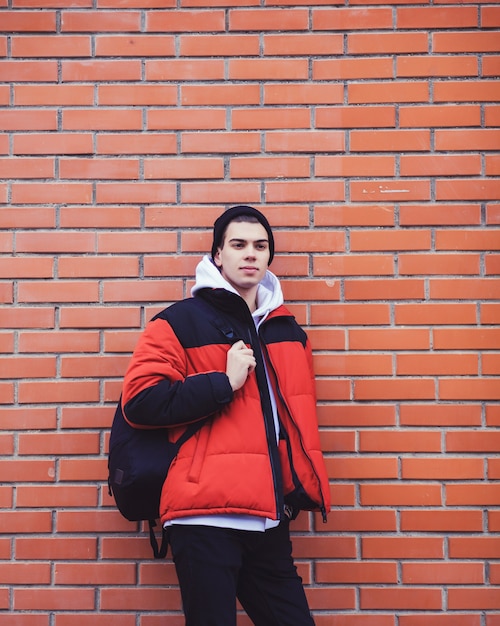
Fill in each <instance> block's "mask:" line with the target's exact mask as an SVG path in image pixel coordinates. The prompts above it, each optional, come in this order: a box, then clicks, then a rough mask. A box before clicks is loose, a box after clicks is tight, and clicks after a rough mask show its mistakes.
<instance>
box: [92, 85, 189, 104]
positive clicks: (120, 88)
mask: <svg viewBox="0 0 500 626" xmlns="http://www.w3.org/2000/svg"><path fill="white" fill-rule="evenodd" d="M98 98H99V104H100V105H103V106H116V105H118V106H120V105H123V106H141V105H142V106H159V105H175V104H176V102H177V90H176V88H175V87H173V86H171V85H134V88H133V89H130V87H128V86H124V85H100V86H99V91H98Z"/></svg>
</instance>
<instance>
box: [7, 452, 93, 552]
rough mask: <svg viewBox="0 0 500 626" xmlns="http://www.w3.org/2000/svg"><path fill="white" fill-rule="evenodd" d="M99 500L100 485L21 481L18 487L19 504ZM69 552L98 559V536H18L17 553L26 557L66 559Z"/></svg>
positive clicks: (74, 504)
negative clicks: (62, 484) (41, 537)
mask: <svg viewBox="0 0 500 626" xmlns="http://www.w3.org/2000/svg"><path fill="white" fill-rule="evenodd" d="M27 463H28V464H29V463H33V462H32V461H28V462H27ZM31 471H32V470H31ZM32 476H33V474H31V477H32ZM96 504H97V488H96V487H95V486H94V487H92V486H85V487H84V486H75V485H72V486H68V487H66V486H61V485H56V486H55V485H50V486H46V485H36V486H31V485H22V486H20V487H18V488H17V507H18V508H33V507H35V508H54V507H57V508H59V507H62V508H67V507H68V508H80V507H95V506H96ZM73 542H76V543H75V544H74V550H72V549H71V545H73ZM69 554H71V558H72V559H75V560H89V559H90V560H92V559H95V557H96V540H95V539H87V538H83V539H78V540H77V539H76V538H75V537H71V538H69V539H60V538H51V539H50V541H48V539H47V538H45V540H44V541H40V540H39V539H38V538H30V539H26V538H24V539H23V538H17V539H16V555H17V557H18V558H20V559H23V560H24V559H30V560H39V559H42V560H46V559H48V558H49V559H50V558H55V557H56V555H57V557H58V560H63V561H64V560H66V559H67V558H68V555H69Z"/></svg>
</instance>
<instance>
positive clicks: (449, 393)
mask: <svg viewBox="0 0 500 626" xmlns="http://www.w3.org/2000/svg"><path fill="white" fill-rule="evenodd" d="M439 398H440V399H441V400H458V399H460V400H479V399H483V400H499V399H500V390H499V387H498V379H495V378H490V379H487V378H482V379H474V378H465V379H461V380H440V381H439Z"/></svg>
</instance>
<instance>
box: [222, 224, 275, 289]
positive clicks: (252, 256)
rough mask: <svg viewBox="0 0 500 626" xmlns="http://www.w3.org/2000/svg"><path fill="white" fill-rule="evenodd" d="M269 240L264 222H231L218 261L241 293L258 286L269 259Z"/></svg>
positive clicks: (227, 277) (223, 273)
mask: <svg viewBox="0 0 500 626" xmlns="http://www.w3.org/2000/svg"><path fill="white" fill-rule="evenodd" d="M269 255H270V251H269V239H268V235H267V231H266V229H265V228H264V226H262V224H261V223H260V222H257V223H250V222H230V223H229V224H228V227H227V229H226V234H225V237H224V239H223V243H222V248H218V249H217V254H216V255H215V257H214V261H215V264H216V265H217V267H218V268H219V269H220V271H221V274H222V276H223V277H224V278H225V279H226V280H227V282H228V283H229V284H230V285H232V286H233V287H234V288H235V289H236V291H237V292H238V293H239V294H240V295H243V294H246V293H248V291H250V290H252V289H257V286H258V284H259V283H260V281H261V280H262V279H263V278H264V275H265V273H266V270H267V264H268V262H269Z"/></svg>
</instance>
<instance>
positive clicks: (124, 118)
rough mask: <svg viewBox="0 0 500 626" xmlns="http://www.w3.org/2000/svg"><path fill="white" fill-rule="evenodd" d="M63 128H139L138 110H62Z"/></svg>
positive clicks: (140, 124)
mask: <svg viewBox="0 0 500 626" xmlns="http://www.w3.org/2000/svg"><path fill="white" fill-rule="evenodd" d="M62 124H63V129H64V130H105V131H106V130H140V129H141V128H142V112H141V111H140V110H132V111H131V110H127V111H120V110H118V111H117V110H116V109H102V108H101V109H99V110H89V109H71V110H66V111H63V118H62Z"/></svg>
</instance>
